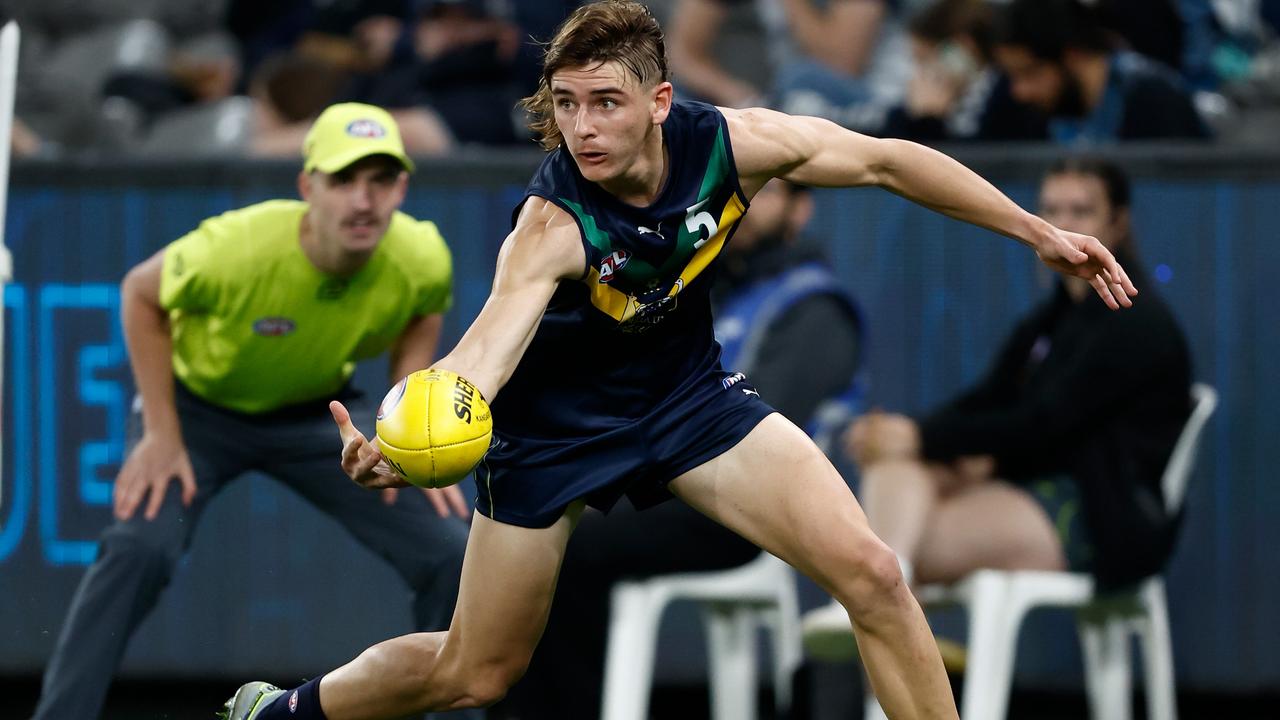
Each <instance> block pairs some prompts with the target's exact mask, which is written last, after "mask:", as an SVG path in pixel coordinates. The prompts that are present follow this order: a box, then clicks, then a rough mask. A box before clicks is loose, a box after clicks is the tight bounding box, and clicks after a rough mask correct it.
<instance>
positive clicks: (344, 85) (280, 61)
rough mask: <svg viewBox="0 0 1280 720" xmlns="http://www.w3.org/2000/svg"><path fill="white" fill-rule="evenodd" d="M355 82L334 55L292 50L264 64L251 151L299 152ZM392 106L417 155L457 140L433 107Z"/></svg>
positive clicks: (254, 91) (255, 91) (255, 84)
mask: <svg viewBox="0 0 1280 720" xmlns="http://www.w3.org/2000/svg"><path fill="white" fill-rule="evenodd" d="M350 86H351V72H350V71H349V70H346V69H343V68H342V67H340V66H338V65H336V64H335V63H334V62H332V61H331V60H325V59H322V58H319V57H315V56H312V55H308V54H305V53H303V52H290V53H286V54H283V55H277V56H275V57H272V58H268V59H267V60H266V61H265V62H263V63H262V64H261V65H259V66H258V69H257V71H256V72H255V73H254V78H253V80H252V81H251V83H250V86H249V95H250V97H252V98H253V101H254V105H253V107H254V126H255V127H254V134H253V138H252V139H251V141H250V144H249V152H250V154H252V155H256V156H259V157H293V156H295V155H297V154H298V153H300V152H302V140H303V138H304V137H305V136H306V134H307V130H308V128H309V127H310V126H311V123H312V122H313V121H314V120H315V118H316V117H318V116H319V114H320V111H322V110H323V109H324V108H326V107H328V106H329V104H330V103H332V102H333V101H334V99H335V98H341V97H344V96H345V95H346V94H347V91H348V90H349V88H350ZM388 112H390V113H391V116H392V117H394V118H395V120H396V123H397V124H398V125H399V126H400V133H401V137H402V138H403V141H404V146H405V149H406V150H407V151H408V152H409V153H410V154H412V155H439V154H442V153H445V152H447V151H448V150H449V149H450V148H451V147H452V146H453V140H452V138H451V136H450V135H449V130H448V128H446V127H445V126H444V123H443V122H442V121H441V120H440V118H439V116H437V115H436V114H435V113H434V112H432V111H431V109H430V108H425V107H407V108H398V109H391V110H389V111H388Z"/></svg>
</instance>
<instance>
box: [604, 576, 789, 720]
mask: <svg viewBox="0 0 1280 720" xmlns="http://www.w3.org/2000/svg"><path fill="white" fill-rule="evenodd" d="M674 600H694V601H697V602H698V603H700V604H701V605H702V611H703V619H704V622H705V624H706V628H707V657H708V660H709V664H710V675H711V683H710V684H711V716H712V718H714V720H754V718H755V717H756V636H757V631H758V629H759V628H760V627H764V628H765V629H767V630H768V631H770V633H771V634H772V638H771V642H770V644H771V646H772V649H773V663H774V667H773V688H774V697H775V699H776V705H777V708H778V711H779V715H782V714H785V712H786V711H787V710H788V709H789V708H790V706H791V676H792V674H793V673H794V672H795V670H796V668H797V667H799V665H800V658H801V649H800V610H799V605H798V601H797V598H796V581H795V575H794V573H793V571H792V570H791V568H790V566H788V565H787V564H786V563H784V562H782V561H781V560H779V559H778V558H776V557H774V556H772V555H770V554H768V553H760V556H759V557H757V558H756V559H754V560H752V561H751V562H749V563H747V564H745V565H742V566H740V567H736V568H733V569H731V570H720V571H714V572H697V573H681V574H673V575H664V576H659V577H654V578H650V579H648V580H639V581H625V582H620V583H617V584H616V585H614V587H613V595H612V608H611V611H610V612H611V615H610V619H609V642H608V650H607V653H606V658H605V679H604V700H603V708H602V714H601V717H602V718H603V720H645V719H646V718H648V712H649V690H650V686H651V685H652V683H653V663H654V655H655V650H656V649H657V643H658V627H659V624H660V622H661V620H662V612H663V610H664V609H665V608H666V606H667V605H668V604H669V603H671V602H672V601H674Z"/></svg>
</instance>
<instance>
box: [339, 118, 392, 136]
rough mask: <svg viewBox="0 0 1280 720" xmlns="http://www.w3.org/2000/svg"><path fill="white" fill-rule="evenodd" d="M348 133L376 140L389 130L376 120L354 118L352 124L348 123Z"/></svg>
mask: <svg viewBox="0 0 1280 720" xmlns="http://www.w3.org/2000/svg"><path fill="white" fill-rule="evenodd" d="M347 134H348V135H350V136H351V137H357V138H367V139H369V140H376V139H378V138H380V137H384V136H386V134H387V131H386V129H385V128H383V127H382V125H380V124H379V123H378V122H377V121H376V120H352V121H351V124H350V125H347Z"/></svg>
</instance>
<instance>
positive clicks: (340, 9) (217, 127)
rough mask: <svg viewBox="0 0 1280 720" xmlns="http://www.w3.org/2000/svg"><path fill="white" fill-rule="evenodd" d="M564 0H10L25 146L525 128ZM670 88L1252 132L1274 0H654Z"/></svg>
mask: <svg viewBox="0 0 1280 720" xmlns="http://www.w3.org/2000/svg"><path fill="white" fill-rule="evenodd" d="M577 4H579V3H578V1H577V0H282V1H281V2H272V3H262V2H252V1H250V0H198V1H197V0H97V1H95V2H93V3H87V4H86V3H83V2H79V1H78V0H75V1H73V0H9V1H8V2H7V3H6V4H5V5H4V6H3V7H4V10H3V12H4V14H5V15H7V16H8V17H10V18H12V19H15V20H17V21H18V23H19V26H20V28H21V30H22V44H21V54H20V62H19V66H18V87H17V122H15V127H14V131H13V136H12V138H11V142H12V148H13V150H14V153H15V155H18V156H36V157H61V156H68V155H72V156H83V155H89V156H94V157H111V156H135V157H138V156H141V157H148V156H150V157H154V156H200V155H220V156H227V155H232V156H234V155H243V156H289V157H294V156H296V155H297V153H298V152H299V147H300V143H301V138H302V134H303V132H304V131H305V128H306V127H307V125H308V124H309V123H310V122H311V121H312V120H313V119H314V118H315V117H316V116H317V115H318V114H319V112H320V110H321V109H323V108H324V107H325V106H327V105H329V104H331V103H333V102H337V101H363V102H369V103H373V104H378V105H382V106H384V107H387V108H390V109H391V110H392V111H393V114H394V115H395V116H396V119H397V120H398V121H399V123H400V125H401V128H402V130H403V132H404V138H405V144H406V146H407V147H408V149H409V151H410V152H411V153H414V154H421V155H431V154H440V153H447V152H450V151H451V150H453V149H455V148H458V147H460V146H467V145H483V146H529V147H532V143H531V142H530V140H529V133H528V131H527V129H526V128H525V126H524V116H523V114H522V112H521V111H519V110H518V109H517V101H518V100H519V98H521V97H523V96H524V95H527V94H529V93H530V92H531V91H532V90H533V89H534V87H535V86H536V83H537V78H538V63H539V59H540V58H539V53H540V51H541V46H540V45H539V43H538V41H539V40H545V39H546V38H548V37H549V36H550V34H551V32H552V31H553V29H554V28H555V26H556V25H557V24H558V23H559V21H560V20H561V19H563V18H564V17H565V16H566V15H567V13H568V12H569V11H571V10H572V9H573V7H575V6H576V5H577ZM650 5H651V6H652V7H653V10H654V12H655V14H656V15H658V17H659V19H660V20H662V21H663V22H664V24H665V26H666V27H667V28H668V33H669V35H668V51H669V54H670V56H671V60H672V67H673V72H674V75H675V82H676V85H677V90H678V92H679V94H680V96H682V97H685V98H693V99H700V100H705V101H709V102H714V103H716V104H720V105H726V106H734V107H744V106H753V105H764V106H770V107H775V108H778V109H781V110H784V111H787V112H790V113H801V114H810V115H818V116H822V117H826V118H828V119H831V120H833V121H835V122H838V123H840V124H842V125H844V126H846V127H850V128H853V129H855V130H858V131H860V132H866V133H870V134H875V135H880V136H891V137H904V138H908V139H913V140H918V141H923V142H947V141H1052V142H1058V143H1063V144H1070V145H1076V146H1079V145H1082V144H1084V145H1089V144H1098V143H1108V142H1114V141H1128V140H1142V139H1146V140H1170V139H1172V140H1188V139H1190V140H1208V139H1213V138H1220V139H1221V140H1220V141H1222V142H1237V143H1248V142H1265V141H1266V140H1267V139H1268V138H1269V137H1270V136H1273V135H1274V132H1273V131H1272V130H1273V128H1275V127H1277V126H1278V125H1280V34H1278V33H1280V1H1278V0H654V2H651V3H650Z"/></svg>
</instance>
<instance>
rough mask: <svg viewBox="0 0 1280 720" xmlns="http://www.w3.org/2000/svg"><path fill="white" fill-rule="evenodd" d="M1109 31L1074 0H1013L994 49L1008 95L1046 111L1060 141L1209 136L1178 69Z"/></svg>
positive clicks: (1000, 20) (999, 24) (997, 32)
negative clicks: (1119, 45)
mask: <svg viewBox="0 0 1280 720" xmlns="http://www.w3.org/2000/svg"><path fill="white" fill-rule="evenodd" d="M1112 38H1113V36H1112V35H1110V34H1109V33H1107V32H1106V31H1105V30H1104V29H1103V28H1102V26H1101V25H1100V24H1099V23H1098V21H1097V18H1096V17H1095V16H1094V12H1093V10H1092V9H1091V8H1088V7H1086V6H1084V5H1082V4H1081V3H1080V2H1079V1H1078V0H1013V1H1012V2H1011V3H1010V4H1009V5H1008V6H1007V7H1005V8H1004V9H1003V12H1000V13H998V14H997V22H996V25H995V37H994V47H995V50H994V55H995V59H996V63H997V64H998V65H999V66H1000V68H1001V69H1002V70H1003V71H1004V72H1005V74H1006V75H1008V77H1009V80H1010V83H1011V87H1012V91H1013V96H1014V98H1016V99H1017V100H1018V101H1020V102H1023V103H1027V104H1029V105H1033V106H1035V107H1037V108H1039V109H1040V110H1042V111H1043V112H1045V113H1048V114H1049V115H1051V116H1052V120H1051V121H1050V123H1049V132H1050V135H1051V137H1052V138H1053V139H1054V140H1056V141H1058V142H1062V143H1085V144H1087V143H1104V142H1113V141H1117V140H1152V139H1174V138H1188V139H1205V138H1207V137H1208V136H1209V131H1208V129H1207V128H1206V126H1205V124H1204V122H1202V120H1201V118H1200V116H1199V115H1198V114H1197V112H1196V109H1195V107H1194V105H1193V104H1192V101H1191V97H1190V95H1189V93H1188V91H1187V89H1186V88H1185V87H1184V86H1183V84H1182V81H1181V79H1180V78H1179V77H1178V75H1177V74H1176V73H1175V72H1174V71H1173V70H1171V69H1169V68H1167V67H1165V66H1163V65H1160V64H1158V63H1157V62H1155V61H1153V60H1150V59H1148V58H1146V57H1143V56H1141V55H1138V54H1136V53H1133V52H1130V51H1124V50H1115V49H1114V47H1115V45H1114V42H1113V39H1112Z"/></svg>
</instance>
